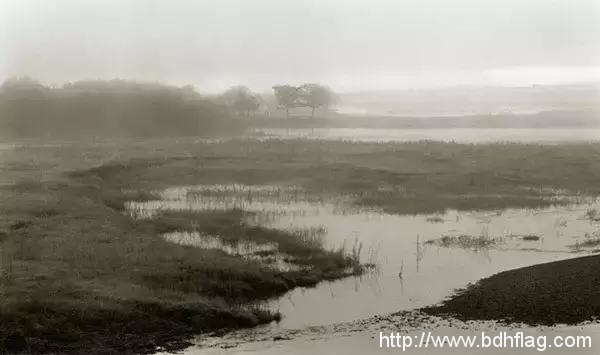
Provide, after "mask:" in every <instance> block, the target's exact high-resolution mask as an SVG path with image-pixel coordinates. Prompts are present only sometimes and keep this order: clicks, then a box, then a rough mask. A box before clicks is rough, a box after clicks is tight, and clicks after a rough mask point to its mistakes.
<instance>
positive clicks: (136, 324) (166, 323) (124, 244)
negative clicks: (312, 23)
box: [0, 139, 600, 354]
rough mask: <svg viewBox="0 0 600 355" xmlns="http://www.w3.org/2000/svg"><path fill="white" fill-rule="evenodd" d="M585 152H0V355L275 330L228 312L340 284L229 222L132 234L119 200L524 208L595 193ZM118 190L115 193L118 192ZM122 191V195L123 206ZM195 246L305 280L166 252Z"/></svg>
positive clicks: (283, 146)
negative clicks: (256, 195)
mask: <svg viewBox="0 0 600 355" xmlns="http://www.w3.org/2000/svg"><path fill="white" fill-rule="evenodd" d="M599 158H600V146H598V145H591V144H581V145H561V146H537V145H482V146H475V145H460V144H443V143H432V142H422V143H405V144H371V143H369V144H352V143H343V142H300V141H294V142H284V141H266V142H257V141H239V140H238V141H225V142H221V143H207V142H204V141H197V140H194V139H182V140H179V141H176V140H154V141H129V142H125V141H123V142H117V143H115V142H93V143H68V144H58V145H54V144H52V145H41V146H27V145H25V146H22V147H17V148H14V149H4V150H0V159H1V161H2V169H3V170H2V174H1V176H0V183H1V184H2V186H1V187H0V247H1V249H0V250H1V251H2V255H1V261H2V263H1V268H2V278H1V282H2V285H1V286H2V287H0V290H1V292H2V300H3V301H2V303H1V307H0V313H1V314H0V334H1V335H0V349H1V350H3V351H6V352H15V351H19V350H21V351H26V352H33V353H50V352H61V353H86V354H87V353H111V352H112V353H127V352H150V351H152V350H154V349H155V347H156V346H164V347H173V348H179V347H181V346H183V345H184V343H185V341H186V340H187V339H188V338H189V336H190V335H192V334H194V333H198V332H205V331H211V330H216V329H223V328H233V327H241V326H252V325H256V324H259V323H262V322H268V321H271V320H273V319H277V317H279V315H278V314H273V313H270V312H267V311H265V310H262V309H260V308H256V307H242V306H241V305H242V304H245V303H246V302H250V301H256V300H260V299H264V298H267V297H272V296H276V295H280V294H282V293H283V292H285V291H286V290H289V289H291V288H293V287H296V286H311V285H314V284H315V283H317V282H318V281H320V280H324V279H332V278H337V277H341V276H344V275H347V273H348V271H347V270H348V267H351V266H353V261H352V260H349V259H348V258H347V257H345V256H344V255H343V254H342V253H340V252H337V251H328V250H324V249H323V248H322V247H321V246H320V245H319V244H314V243H306V241H303V240H302V239H301V238H296V236H294V235H293V234H292V233H286V232H282V231H278V230H271V229H267V228H261V227H254V226H250V225H247V224H245V223H244V213H243V212H241V211H236V210H230V211H222V212H210V213H209V212H207V213H194V214H186V213H163V214H161V215H159V216H158V217H157V218H156V219H153V220H134V219H131V218H130V217H128V216H127V215H125V214H124V213H123V211H122V210H123V206H124V205H123V204H124V202H125V201H128V200H132V199H136V200H144V199H154V198H155V196H154V195H153V193H152V191H154V190H157V189H161V188H165V187H168V186H173V185H188V184H216V183H219V184H227V183H241V184H270V183H277V184H293V185H299V186H301V187H303V188H304V189H305V190H306V191H307V192H308V193H309V194H311V195H312V196H315V197H318V196H320V197H322V198H329V197H335V196H338V195H340V194H342V195H346V196H348V197H349V199H350V203H353V204H356V205H360V206H369V207H375V208H380V209H384V210H386V211H388V212H392V213H424V212H434V211H443V210H444V209H446V208H458V209H479V208H488V209H497V208H503V207H533V206H541V205H547V204H550V203H566V202H567V200H566V199H565V200H561V199H558V200H556V199H554V200H550V199H549V198H550V197H555V191H554V190H552V189H562V190H565V191H564V193H565V194H577V193H586V194H597V193H598V192H600V187H598V185H597V181H598V177H600V166H599V164H597V161H600V160H599ZM124 191H129V192H124ZM131 191H133V192H131ZM181 230H189V231H197V232H203V233H208V234H219V235H223V236H224V238H225V239H227V240H228V241H229V242H231V243H235V242H236V241H239V240H251V241H256V242H277V244H278V245H279V248H280V251H283V252H285V253H286V254H289V255H292V256H293V257H294V258H295V260H296V262H297V263H300V264H303V265H308V266H310V271H308V272H301V271H277V270H273V269H269V268H265V267H264V266H263V265H262V264H261V263H258V262H256V261H252V260H250V259H243V258H239V257H236V256H233V255H228V254H226V253H223V252H222V251H219V250H205V249H199V248H194V247H189V246H184V245H177V244H174V243H169V242H167V241H165V240H164V239H162V238H161V237H160V235H161V234H162V233H165V232H170V231H181Z"/></svg>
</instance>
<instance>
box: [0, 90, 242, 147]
mask: <svg viewBox="0 0 600 355" xmlns="http://www.w3.org/2000/svg"><path fill="white" fill-rule="evenodd" d="M237 121H239V120H234V119H232V118H231V115H230V112H229V109H228V108H227V107H226V106H224V105H221V104H219V103H215V102H213V101H211V100H208V99H206V98H203V97H202V96H200V95H199V94H198V93H197V92H196V91H195V90H194V89H193V87H191V86H184V87H173V86H166V85H162V84H153V83H137V82H131V81H124V80H111V81H78V82H74V83H67V84H65V85H63V86H62V87H58V88H54V87H47V86H43V85H41V84H40V83H39V82H37V81H35V80H32V79H29V78H18V79H10V80H7V81H6V82H4V84H3V85H2V86H1V87H0V136H4V137H48V138H52V137H82V136H99V137H102V136H110V137H119V136H122V137H133V136H141V137H149V136H150V137H151V136H182V135H194V136H214V135H218V134H222V133H223V134H225V133H231V132H233V131H240V132H241V131H243V130H244V129H245V128H244V125H243V124H240V122H237Z"/></svg>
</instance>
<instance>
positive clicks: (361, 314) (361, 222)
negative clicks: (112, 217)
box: [127, 185, 600, 329]
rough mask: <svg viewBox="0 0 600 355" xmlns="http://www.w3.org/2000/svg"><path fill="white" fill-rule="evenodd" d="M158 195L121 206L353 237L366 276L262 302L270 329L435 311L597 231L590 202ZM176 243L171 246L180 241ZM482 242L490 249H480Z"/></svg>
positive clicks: (297, 192)
mask: <svg viewBox="0 0 600 355" xmlns="http://www.w3.org/2000/svg"><path fill="white" fill-rule="evenodd" d="M162 197H163V199H162V200H157V201H149V202H130V203H128V204H127V207H128V211H129V213H130V214H131V215H132V216H133V217H135V218H151V217H152V216H154V215H155V214H156V213H158V211H160V210H191V211H201V210H215V209H216V210H225V209H231V208H240V209H243V210H245V211H251V212H255V213H254V214H251V215H250V216H249V217H248V221H247V222H248V223H251V224H257V225H262V226H266V227H270V228H277V229H285V230H288V231H299V230H305V231H306V230H310V229H311V228H312V229H313V230H318V232H319V233H321V234H322V235H323V238H324V243H325V247H327V248H332V249H336V248H339V247H340V246H343V245H346V246H352V245H353V243H355V240H358V241H359V242H360V243H362V244H363V246H364V248H363V249H362V251H361V260H362V261H363V262H369V263H375V264H376V265H377V267H376V268H375V269H373V270H370V272H368V273H366V274H364V275H361V276H357V277H351V278H346V279H342V280H336V281H330V282H322V283H321V284H319V285H318V286H317V287H315V288H309V289H302V288H300V289H295V290H292V291H290V292H289V293H287V294H286V295H285V296H283V297H281V298H279V299H276V300H273V301H270V302H268V304H267V306H268V307H271V308H273V309H277V310H279V311H280V312H281V313H282V314H283V320H282V321H281V322H280V323H279V324H276V325H275V324H274V325H271V327H273V328H274V329H295V328H303V327H307V326H316V325H326V324H332V323H336V322H345V321H353V320H357V319H365V318H368V317H370V316H373V315H375V314H385V313H391V312H396V311H398V310H409V309H415V308H418V307H421V306H425V305H430V304H435V303H437V302H440V301H441V300H442V299H444V298H445V297H447V296H449V295H450V294H452V292H453V291H454V290H455V289H458V288H462V287H464V286H465V285H467V284H469V283H472V282H476V281H477V280H479V279H481V278H482V277H486V276H490V275H492V274H495V273H497V272H500V271H504V270H507V269H512V268H517V267H522V266H528V265H533V264H538V263H542V262H549V261H553V260H560V259H565V258H569V257H574V256H577V255H578V254H574V253H573V251H574V250H576V249H575V248H574V247H573V246H574V245H578V246H579V249H578V250H583V251H588V250H592V248H586V247H585V245H588V244H589V245H592V244H593V242H590V241H593V238H594V235H597V234H595V233H597V231H598V230H599V229H600V227H599V223H598V222H596V221H594V220H593V219H590V218H586V215H589V213H588V212H587V211H590V210H592V209H597V208H599V207H600V206H599V204H598V202H597V201H588V202H585V203H581V204H574V205H572V206H556V207H548V208H543V209H507V210H503V211H497V212H489V211H483V212H462V211H453V210H450V211H447V212H446V213H445V214H443V215H440V214H437V215H390V214H385V213H381V212H380V211H377V210H372V209H369V210H363V209H359V208H356V207H349V206H348V204H347V199H344V197H338V198H337V199H333V200H329V199H325V198H319V197H315V196H310V195H309V194H307V193H306V192H304V191H303V190H301V189H299V188H298V187H295V186H247V185H201V186H188V187H178V188H172V189H168V190H165V191H163V192H162ZM315 233H316V232H315ZM169 238H174V237H169ZM177 238H180V240H179V242H180V243H181V235H179V237H177ZM194 238H195V237H192V239H194ZM442 238H449V239H446V242H444V239H442ZM452 238H456V239H452ZM453 240H457V241H459V242H458V243H453V242H452V241H453ZM488 240H490V241H493V243H492V242H489V243H487V242H485V243H484V241H488ZM439 241H441V242H439ZM190 243H191V242H190ZM212 243H214V240H213V241H212ZM204 247H206V245H204ZM215 247H216V246H215ZM218 247H219V248H221V246H218ZM233 252H235V253H238V254H244V253H243V252H239V251H233ZM248 255H252V254H248Z"/></svg>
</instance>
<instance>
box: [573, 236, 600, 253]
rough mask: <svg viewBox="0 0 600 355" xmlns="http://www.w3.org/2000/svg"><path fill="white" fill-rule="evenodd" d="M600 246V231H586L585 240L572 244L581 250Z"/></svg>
mask: <svg viewBox="0 0 600 355" xmlns="http://www.w3.org/2000/svg"><path fill="white" fill-rule="evenodd" d="M599 246H600V232H594V233H591V234H590V233H586V234H585V238H584V240H583V241H577V243H575V244H573V245H571V248H572V249H574V250H576V251H580V250H589V249H594V248H597V247H599Z"/></svg>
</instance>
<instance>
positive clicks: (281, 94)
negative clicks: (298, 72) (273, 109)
mask: <svg viewBox="0 0 600 355" xmlns="http://www.w3.org/2000/svg"><path fill="white" fill-rule="evenodd" d="M273 91H274V93H275V98H276V99H277V104H278V105H279V107H280V108H283V109H285V118H286V119H289V118H290V109H291V108H294V107H297V106H298V105H299V102H298V101H299V99H300V91H299V89H298V88H297V87H295V86H291V85H276V86H273Z"/></svg>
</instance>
